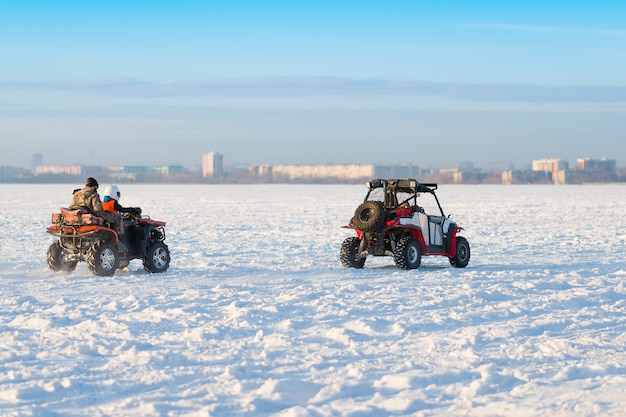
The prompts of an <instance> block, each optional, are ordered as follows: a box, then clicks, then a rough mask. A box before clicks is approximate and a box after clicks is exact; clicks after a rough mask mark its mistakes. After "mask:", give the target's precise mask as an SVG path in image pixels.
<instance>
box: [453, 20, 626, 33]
mask: <svg viewBox="0 0 626 417" xmlns="http://www.w3.org/2000/svg"><path fill="white" fill-rule="evenodd" d="M451 26H453V27H458V28H468V29H485V30H497V31H508V32H530V33H554V34H586V35H603V36H626V30H620V29H596V28H580V27H567V26H545V25H519V24H510V23H466V24H455V25H451Z"/></svg>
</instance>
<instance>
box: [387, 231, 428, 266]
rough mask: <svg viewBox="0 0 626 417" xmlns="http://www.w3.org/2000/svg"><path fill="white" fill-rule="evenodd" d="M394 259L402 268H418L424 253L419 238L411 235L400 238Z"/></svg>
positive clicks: (394, 252)
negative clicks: (418, 241) (416, 238)
mask: <svg viewBox="0 0 626 417" xmlns="http://www.w3.org/2000/svg"><path fill="white" fill-rule="evenodd" d="M393 259H394V261H395V262H396V266H397V267H398V268H400V269H417V268H419V266H420V264H421V263H422V253H421V251H420V245H419V243H417V240H415V239H413V238H411V237H405V238H402V239H400V241H399V242H398V243H397V245H396V250H394V251H393Z"/></svg>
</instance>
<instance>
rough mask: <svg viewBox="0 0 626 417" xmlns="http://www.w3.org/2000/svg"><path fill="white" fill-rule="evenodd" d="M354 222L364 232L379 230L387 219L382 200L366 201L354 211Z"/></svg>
mask: <svg viewBox="0 0 626 417" xmlns="http://www.w3.org/2000/svg"><path fill="white" fill-rule="evenodd" d="M352 219H353V224H354V227H355V228H357V229H358V230H363V231H364V232H377V231H378V230H379V229H380V228H381V226H382V225H383V222H384V220H385V209H384V206H383V203H382V202H380V201H365V202H363V203H362V204H361V205H360V206H359V207H357V209H356V210H355V211H354V217H353V218H352Z"/></svg>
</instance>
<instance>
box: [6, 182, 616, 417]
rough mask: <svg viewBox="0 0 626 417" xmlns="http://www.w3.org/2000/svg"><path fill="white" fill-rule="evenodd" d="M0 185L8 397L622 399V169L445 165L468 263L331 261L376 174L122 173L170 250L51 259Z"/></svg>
mask: <svg viewBox="0 0 626 417" xmlns="http://www.w3.org/2000/svg"><path fill="white" fill-rule="evenodd" d="M73 188H75V187H73V186H72V185H68V184H63V185H60V184H52V185H15V184H3V185H0V190H1V191H2V197H3V198H2V200H0V213H1V216H0V222H1V223H0V226H1V230H2V232H1V240H0V253H1V254H2V262H1V263H0V279H1V281H0V283H1V287H0V302H1V304H0V415H2V416H283V417H306V416H312V417H318V416H442V415H445V416H524V417H528V416H624V415H626V400H625V397H626V395H625V393H626V353H625V345H626V325H625V324H626V314H625V313H626V297H625V295H626V291H625V288H624V282H625V280H626V261H624V249H625V243H626V242H625V241H626V217H625V216H624V210H625V209H626V205H625V201H626V186H624V185H618V184H604V185H583V186H573V185H568V186H550V185H547V186H541V185H532V186H527V185H518V186H500V185H441V186H440V188H439V191H438V195H439V198H440V200H441V202H442V205H443V207H444V211H445V212H446V215H448V214H451V215H452V218H453V219H454V220H456V221H457V222H458V223H459V225H461V226H462V227H464V228H465V230H464V231H463V232H462V234H463V236H465V237H466V238H467V239H468V241H469V243H470V246H471V251H472V255H471V256H472V257H471V260H470V264H469V265H468V267H467V268H464V269H456V268H452V267H451V266H450V264H449V262H448V259H447V258H443V257H424V258H423V260H422V265H421V267H420V268H419V269H418V270H411V271H403V270H399V269H397V268H396V266H395V265H394V263H393V260H392V259H391V258H389V257H376V258H372V257H370V258H368V259H367V261H366V263H365V268H364V269H361V270H357V269H350V268H344V267H342V266H341V264H340V262H339V248H340V245H341V243H342V241H343V240H344V239H345V238H346V237H349V236H352V235H353V233H354V232H353V231H352V230H349V229H344V228H341V226H342V225H344V224H346V223H347V222H348V220H349V219H350V217H351V216H352V214H353V213H354V210H355V209H356V207H357V206H358V205H359V203H360V202H361V201H362V199H363V197H364V196H365V192H366V188H365V186H364V185H154V184H150V185H139V184H133V185H123V184H122V185H120V188H121V191H122V199H121V203H122V204H124V205H128V206H141V207H142V208H143V212H144V214H147V215H150V216H151V217H152V218H153V219H157V220H163V221H166V222H167V227H166V232H167V238H166V240H165V242H166V243H167V244H168V246H169V248H170V251H171V256H172V261H171V265H170V268H169V270H168V271H167V272H165V273H163V274H148V273H147V272H145V271H144V269H143V265H142V264H141V262H140V261H138V260H135V261H132V262H131V264H130V270H128V271H119V272H117V273H116V275H115V276H113V277H98V276H95V275H93V274H92V273H91V272H90V271H89V269H88V268H87V265H86V263H84V262H81V263H79V265H78V267H77V269H76V270H75V271H74V272H72V273H70V274H67V275H66V274H62V273H52V272H51V271H50V270H49V268H48V265H47V262H46V251H47V248H48V246H49V245H50V244H51V243H52V242H53V241H54V239H53V237H52V236H51V235H48V234H47V233H46V231H45V230H46V227H47V226H48V225H50V217H51V214H52V212H55V211H58V208H59V207H61V206H64V207H65V206H67V205H68V204H69V201H70V196H71V192H72V190H73Z"/></svg>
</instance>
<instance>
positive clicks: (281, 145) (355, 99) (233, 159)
mask: <svg viewBox="0 0 626 417" xmlns="http://www.w3.org/2000/svg"><path fill="white" fill-rule="evenodd" d="M624 15H626V3H624V2H617V1H600V2H594V3H588V4H587V3H584V4H579V3H577V4H575V5H573V4H571V2H566V1H564V0H561V1H554V2H549V3H546V2H540V1H534V0H531V1H528V2H520V3H510V2H508V3H502V4H500V3H494V2H488V1H481V0H478V1H475V2H471V3H468V2H461V1H452V2H445V3H436V2H435V3H428V4H427V3H423V2H415V1H410V0H400V1H397V2H394V3H393V4H388V3H381V2H373V1H367V0H365V1H359V2H356V1H351V0H348V1H342V2H314V3H300V2H295V3H294V2H285V1H269V2H261V3H258V2H251V1H240V0H235V1H231V2H202V1H190V0H183V1H181V2H161V1H155V2H131V3H128V2H118V1H112V2H104V3H84V2H78V1H75V0H70V1H65V2H62V3H58V2H38V3H37V6H36V7H32V3H30V2H29V3H23V2H4V3H2V4H1V5H0V51H2V57H3V65H2V66H0V140H1V141H2V143H3V144H4V145H5V146H4V147H3V151H2V153H1V154H0V165H13V166H21V167H25V168H30V165H31V156H32V155H33V154H35V153H42V154H43V155H44V163H46V164H67V163H85V164H92V165H113V164H118V165H167V164H182V165H184V166H185V167H188V168H194V169H199V168H200V167H201V164H202V161H201V156H200V155H202V154H203V153H206V152H209V151H211V150H217V151H218V152H220V153H221V154H222V155H223V156H224V164H225V165H238V164H239V165H243V164H350V163H380V164H398V163H411V164H415V165H419V166H422V167H429V166H432V167H456V166H459V165H460V164H462V163H464V162H465V161H471V162H473V163H474V164H475V165H476V166H480V167H485V168H508V167H510V166H514V167H516V168H522V167H524V166H527V165H528V164H530V163H531V161H532V160H533V159H540V158H550V157H554V158H564V159H567V160H569V161H572V162H573V161H575V160H576V159H577V158H584V157H590V158H602V157H607V158H613V159H615V160H616V161H617V163H618V166H623V165H626V162H624V161H626V141H625V140H624V139H625V138H626V123H625V122H624V120H626V73H624V71H623V68H626V24H625V23H624V19H623V16H624Z"/></svg>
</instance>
